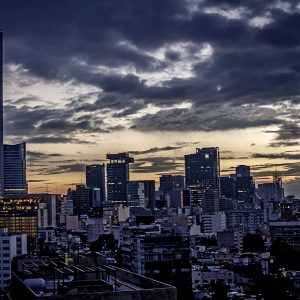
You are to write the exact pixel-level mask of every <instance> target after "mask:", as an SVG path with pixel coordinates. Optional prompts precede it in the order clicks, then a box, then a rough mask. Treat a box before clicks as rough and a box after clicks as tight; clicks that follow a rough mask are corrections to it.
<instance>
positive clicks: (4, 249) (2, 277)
mask: <svg viewBox="0 0 300 300" xmlns="http://www.w3.org/2000/svg"><path fill="white" fill-rule="evenodd" d="M0 249H1V254H0V289H3V288H5V287H7V285H9V281H10V279H11V273H12V269H11V265H12V260H13V258H14V257H16V256H19V255H25V254H27V235H26V234H8V230H7V228H0Z"/></svg>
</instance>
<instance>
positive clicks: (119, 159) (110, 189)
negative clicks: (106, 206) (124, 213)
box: [106, 153, 134, 204]
mask: <svg viewBox="0 0 300 300" xmlns="http://www.w3.org/2000/svg"><path fill="white" fill-rule="evenodd" d="M106 158H107V159H109V163H108V164H107V166H106V171H107V201H108V203H112V204H126V202H127V182H128V181H129V164H130V163H133V162H134V159H133V158H132V157H130V156H129V154H128V153H118V154H107V155H106Z"/></svg>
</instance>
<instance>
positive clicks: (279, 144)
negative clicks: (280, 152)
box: [269, 141, 299, 148]
mask: <svg viewBox="0 0 300 300" xmlns="http://www.w3.org/2000/svg"><path fill="white" fill-rule="evenodd" d="M298 145H299V143H298V142H284V141H283V142H272V143H270V145H269V147H274V148H278V147H291V146H298Z"/></svg>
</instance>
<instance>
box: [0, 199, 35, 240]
mask: <svg viewBox="0 0 300 300" xmlns="http://www.w3.org/2000/svg"><path fill="white" fill-rule="evenodd" d="M39 203H40V199H39V198H7V199H0V227H6V228H7V229H8V233H9V234H16V233H26V234H27V235H28V237H32V238H35V237H36V236H37V233H38V214H39Z"/></svg>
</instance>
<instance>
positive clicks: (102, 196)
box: [85, 164, 106, 207]
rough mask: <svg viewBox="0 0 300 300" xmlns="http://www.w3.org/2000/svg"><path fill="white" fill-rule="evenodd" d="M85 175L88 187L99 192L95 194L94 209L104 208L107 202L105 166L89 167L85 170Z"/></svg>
mask: <svg viewBox="0 0 300 300" xmlns="http://www.w3.org/2000/svg"><path fill="white" fill-rule="evenodd" d="M85 175H86V186H87V187H88V188H89V189H91V190H93V189H95V190H96V191H98V192H97V193H94V197H93V198H94V201H93V207H100V206H103V204H104V203H105V200H106V191H105V165H104V164H102V165H101V164H97V165H88V166H86V169H85ZM98 193H99V195H98Z"/></svg>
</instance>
